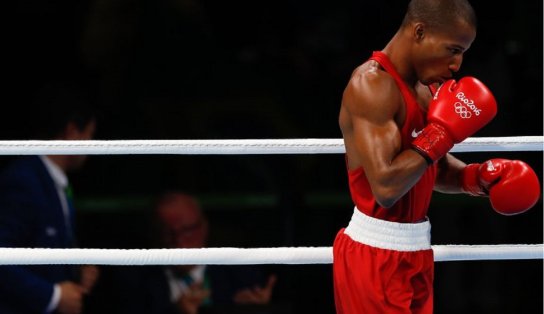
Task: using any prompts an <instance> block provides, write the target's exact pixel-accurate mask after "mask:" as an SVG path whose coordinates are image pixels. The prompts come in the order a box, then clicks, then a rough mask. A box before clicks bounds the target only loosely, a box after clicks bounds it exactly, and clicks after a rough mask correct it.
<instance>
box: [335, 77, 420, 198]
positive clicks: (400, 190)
mask: <svg viewBox="0 0 544 314" xmlns="http://www.w3.org/2000/svg"><path fill="white" fill-rule="evenodd" d="M401 105H403V100H402V95H401V94H400V91H399V90H398V88H397V86H396V84H395V82H394V80H393V79H392V78H391V77H390V76H389V75H387V74H384V73H383V72H381V71H375V72H372V73H368V72H367V73H363V74H361V75H357V74H356V75H354V77H352V80H351V81H350V83H349V84H348V86H347V88H346V90H345V91H344V97H343V100H342V111H341V117H340V119H341V120H342V119H346V120H349V123H348V124H349V125H350V128H342V131H343V136H344V142H345V145H346V152H347V156H348V161H349V169H350V170H354V169H357V168H359V167H363V168H364V170H365V174H366V176H367V179H368V182H369V184H370V187H371V189H372V193H373V195H374V197H375V198H376V201H377V202H378V203H379V204H380V205H381V206H383V207H391V206H392V205H393V204H394V203H395V202H396V201H397V200H398V199H400V198H401V197H402V196H403V195H404V194H405V193H406V192H407V191H408V190H409V189H410V188H412V186H414V184H416V182H417V181H418V180H419V179H420V178H421V176H422V175H423V173H424V172H425V170H426V169H427V163H426V161H425V159H424V158H423V157H422V156H421V155H420V154H418V153H417V152H415V151H414V150H412V149H409V150H405V151H401V135H400V130H399V127H398V124H397V122H396V121H395V118H397V115H398V114H399V108H400V106H401ZM341 125H342V121H341ZM347 129H349V130H347Z"/></svg>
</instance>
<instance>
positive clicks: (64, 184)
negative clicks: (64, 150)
mask: <svg viewBox="0 0 544 314" xmlns="http://www.w3.org/2000/svg"><path fill="white" fill-rule="evenodd" d="M35 101H36V102H35V103H34V104H33V105H34V106H35V107H30V108H32V109H36V110H35V111H29V112H27V113H26V114H27V116H25V118H28V121H29V122H30V123H27V124H26V125H25V127H27V128H28V126H29V125H31V126H36V129H35V131H36V132H35V133H34V138H39V139H48V140H89V139H91V138H92V137H93V134H94V131H95V117H94V114H93V111H92V110H91V106H90V99H89V98H88V95H87V94H85V93H83V92H80V91H79V90H78V89H77V88H75V87H74V86H72V85H70V84H65V83H54V84H50V85H48V86H47V87H44V88H43V89H42V90H41V91H40V92H39V93H38V97H36V99H35ZM31 114H35V115H36V117H37V120H36V121H33V120H32V116H31ZM46 117H47V118H46ZM38 121H41V122H40V123H38ZM85 160H86V156H81V155H80V156H75V155H74V156H72V155H54V156H25V157H20V158H15V159H13V160H11V162H10V163H9V164H7V165H6V166H5V168H4V169H3V171H2V172H1V173H0V247H25V248H73V247H76V245H77V241H76V239H75V232H74V231H75V230H74V229H75V225H74V221H75V217H74V216H75V212H74V207H73V200H72V193H71V187H70V184H69V181H68V177H67V173H69V172H71V171H75V170H77V169H79V168H80V167H82V166H83V164H84V162H85ZM98 276H99V271H98V268H97V267H95V266H91V265H85V266H74V265H17V266H2V267H0V278H2V279H1V280H0V295H1V296H2V297H1V298H0V313H3V314H10V313H51V312H54V313H61V314H74V313H76V314H77V313H81V312H82V306H83V297H84V295H86V294H87V293H89V292H90V291H91V290H92V288H93V286H94V284H95V282H96V280H97V279H98Z"/></svg>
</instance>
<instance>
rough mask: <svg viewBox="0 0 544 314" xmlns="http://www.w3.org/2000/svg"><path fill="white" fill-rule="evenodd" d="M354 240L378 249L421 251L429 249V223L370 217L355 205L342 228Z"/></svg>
mask: <svg viewBox="0 0 544 314" xmlns="http://www.w3.org/2000/svg"><path fill="white" fill-rule="evenodd" d="M344 233H345V234H347V235H348V236H349V237H350V238H352V239H353V240H354V241H357V242H360V243H363V244H366V245H370V246H373V247H376V248H380V249H386V250H395V251H421V250H429V249H431V224H430V222H429V221H428V220H426V221H424V222H419V223H398V222H391V221H386V220H381V219H376V218H372V217H370V216H367V215H365V214H363V213H362V212H361V211H359V210H358V209H357V207H355V210H354V212H353V216H352V217H351V221H350V222H349V225H348V226H347V227H346V229H345V230H344Z"/></svg>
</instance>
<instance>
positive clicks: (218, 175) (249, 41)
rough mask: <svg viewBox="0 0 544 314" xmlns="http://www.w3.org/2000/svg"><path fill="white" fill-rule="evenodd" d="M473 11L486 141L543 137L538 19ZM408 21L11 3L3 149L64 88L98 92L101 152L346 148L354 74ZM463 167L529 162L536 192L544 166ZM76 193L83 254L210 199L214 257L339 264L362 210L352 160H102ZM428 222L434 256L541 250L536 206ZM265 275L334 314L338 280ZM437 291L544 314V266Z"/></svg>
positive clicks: (354, 6) (521, 10) (471, 303)
mask: <svg viewBox="0 0 544 314" xmlns="http://www.w3.org/2000/svg"><path fill="white" fill-rule="evenodd" d="M473 2H474V3H473V5H474V7H475V9H476V12H477V15H478V18H479V29H478V35H477V38H476V41H475V42H474V44H473V46H472V48H471V49H470V50H469V51H468V52H467V53H466V56H465V61H464V64H463V67H462V70H461V71H460V73H458V77H461V76H464V75H472V76H475V77H478V78H480V79H481V80H482V81H483V82H484V83H486V84H487V85H488V86H489V88H490V89H491V90H492V91H493V92H494V94H495V96H496V98H497V100H498V104H499V111H498V115H497V117H496V118H495V119H494V120H493V121H492V122H491V123H490V124H489V125H488V126H486V127H485V128H484V129H482V130H481V131H480V132H479V133H478V134H476V136H497V137H500V136H529V135H539V136H541V135H542V133H543V124H542V121H543V111H542V108H543V52H542V47H543V23H542V17H543V7H542V6H543V4H542V1H517V2H515V3H511V2H495V1H473ZM406 4H407V1H398V0H397V1H393V0H384V1H361V0H359V1H353V0H349V1H348V0H345V1H334V2H333V1H307V0H298V1H287V0H277V1H265V0H263V1H246V0H244V1H241V0H237V1H205V0H203V1H199V0H86V1H75V0H72V1H66V0H54V1H43V0H42V1H37V0H23V1H17V3H16V4H15V9H14V10H13V11H11V10H10V11H9V13H8V15H9V18H8V21H9V23H8V25H7V27H5V29H4V31H3V32H4V36H3V49H2V50H3V52H4V57H3V66H2V72H3V74H4V76H5V81H7V83H5V84H4V86H3V88H4V89H5V90H4V92H3V95H4V97H5V101H4V102H3V106H2V107H3V113H2V115H1V116H2V117H1V120H0V124H1V125H0V127H1V130H0V131H1V132H0V137H1V139H25V138H27V137H26V136H27V134H28V133H27V132H28V130H29V129H30V128H31V127H32V125H33V124H34V123H37V121H38V120H40V119H47V117H44V116H43V115H40V116H37V115H35V114H33V113H34V112H36V110H35V109H36V108H33V107H32V106H30V105H29V104H30V103H31V100H32V99H33V97H34V96H35V93H36V91H37V90H38V88H39V87H41V86H42V85H43V84H45V83H47V82H48V81H51V80H55V79H68V80H73V81H77V82H81V83H82V84H84V85H85V86H87V87H88V88H89V89H90V90H92V94H93V95H94V98H95V99H94V100H95V101H96V103H97V105H98V112H99V119H98V128H97V134H96V138H97V139H103V140H116V139H248V138H258V139H267V138H282V139H284V138H340V137H341V133H340V130H339V127H338V123H337V119H338V111H339V105H340V99H341V95H342V92H343V89H344V86H345V84H346V83H347V81H348V79H349V77H350V74H351V71H352V70H353V69H354V68H355V67H356V66H358V65H359V64H361V63H362V62H364V61H365V60H366V59H367V58H368V57H369V56H370V54H371V52H372V51H373V50H381V49H382V48H383V47H384V46H385V45H386V43H387V42H388V41H389V39H390V38H391V36H392V35H393V34H394V33H395V32H396V30H397V28H398V26H399V25H400V22H401V20H402V17H403V14H404V11H405V7H406ZM457 157H459V158H461V159H462V160H464V161H466V162H478V161H483V160H486V159H489V158H492V157H503V158H511V159H522V160H525V161H526V162H528V163H529V164H530V165H531V166H533V168H534V169H535V170H536V171H537V173H538V175H539V177H540V179H541V182H542V161H543V158H542V152H521V153H520V152H499V153H462V154H457ZM1 158H2V164H3V163H4V162H5V161H6V160H8V159H9V158H10V157H8V156H4V157H1ZM70 178H71V181H72V183H73V185H74V190H75V194H76V200H77V203H76V205H77V207H78V216H77V223H78V236H79V239H80V246H81V247H88V248H91V247H92V248H145V247H146V246H147V245H148V243H146V238H147V237H146V234H145V233H146V232H145V230H146V225H147V223H148V216H149V212H150V209H151V208H150V206H151V200H152V199H153V197H154V195H156V193H159V192H161V191H163V190H164V189H169V188H177V189H181V190H183V191H186V192H188V193H192V194H194V195H196V196H197V197H198V198H199V199H200V201H201V203H202V207H203V209H204V211H205V212H206V214H207V216H208V217H209V219H210V225H211V239H210V246H232V247H273V246H331V245H332V242H333V239H334V237H335V235H336V232H337V231H338V229H339V228H341V227H344V226H345V225H346V224H347V223H348V221H349V219H350V216H351V213H352V210H353V207H352V206H353V205H352V202H351V200H350V197H349V190H348V186H347V176H346V171H345V163H344V157H343V156H342V155H340V154H338V155H273V156H259V155H255V156H177V155H123V156H92V157H91V158H90V159H89V161H88V163H87V164H86V166H85V167H84V168H83V169H82V170H81V171H79V172H77V173H74V174H72V175H71V177H70ZM429 216H430V219H431V223H432V225H433V231H432V242H433V244H514V243H542V241H543V215H542V200H540V201H539V203H538V204H537V205H536V206H535V207H534V208H533V209H532V210H531V211H529V212H527V213H524V214H522V215H519V216H514V217H505V216H500V215H498V214H496V213H495V212H493V211H492V209H491V207H490V206H489V204H488V202H487V200H486V199H476V198H472V197H469V196H464V195H453V196H452V195H440V194H435V196H434V199H433V202H432V205H431V209H430V212H429ZM267 267H269V271H270V272H274V273H276V274H278V282H277V286H276V289H275V291H274V295H273V301H274V302H275V303H276V304H279V305H280V306H282V307H283V308H284V313H301V312H303V313H333V312H334V300H333V291H332V271H331V270H332V267H331V265H301V266H286V265H270V266H267ZM435 289H436V291H435V304H436V305H435V308H436V311H435V312H436V313H542V307H543V297H542V295H543V263H542V260H534V261H473V262H441V263H437V264H436V279H435ZM362 293H363V292H362ZM95 302H97V303H98V302H99V301H95ZM93 306H94V307H95V308H101V305H100V304H95V305H93ZM90 312H92V308H91V310H90Z"/></svg>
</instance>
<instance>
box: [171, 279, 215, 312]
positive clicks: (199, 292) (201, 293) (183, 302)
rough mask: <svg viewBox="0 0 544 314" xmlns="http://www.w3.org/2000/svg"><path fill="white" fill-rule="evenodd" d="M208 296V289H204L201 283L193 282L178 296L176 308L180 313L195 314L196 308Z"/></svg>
mask: <svg viewBox="0 0 544 314" xmlns="http://www.w3.org/2000/svg"><path fill="white" fill-rule="evenodd" d="M209 296H210V290H208V289H205V288H204V287H203V285H202V283H196V282H195V283H193V284H192V285H191V286H190V287H189V289H188V290H187V291H186V292H185V293H184V294H182V295H181V296H180V297H179V299H178V302H177V305H178V309H179V310H180V311H181V313H182V314H197V313H198V308H199V307H200V306H201V305H202V303H204V301H205V300H206V299H207V298H208V297H209Z"/></svg>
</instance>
